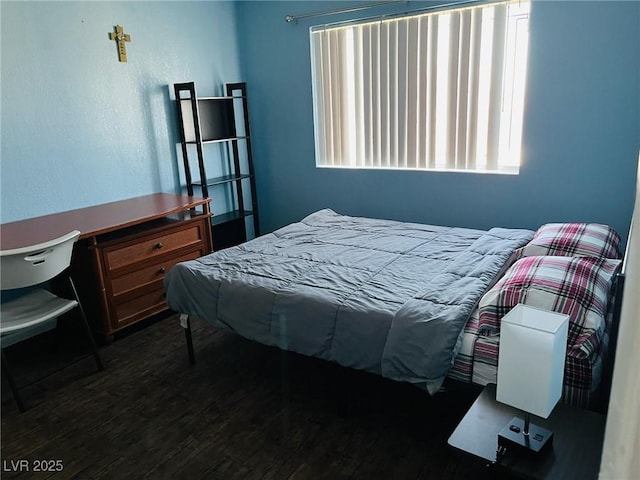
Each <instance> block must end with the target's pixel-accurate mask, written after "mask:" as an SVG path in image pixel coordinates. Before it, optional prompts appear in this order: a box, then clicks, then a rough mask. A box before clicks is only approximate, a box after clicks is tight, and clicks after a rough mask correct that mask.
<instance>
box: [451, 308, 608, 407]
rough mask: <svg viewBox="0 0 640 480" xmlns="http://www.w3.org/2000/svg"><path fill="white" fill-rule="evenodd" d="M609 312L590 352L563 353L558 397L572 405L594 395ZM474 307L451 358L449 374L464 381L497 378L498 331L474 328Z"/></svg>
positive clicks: (586, 404)
mask: <svg viewBox="0 0 640 480" xmlns="http://www.w3.org/2000/svg"><path fill="white" fill-rule="evenodd" d="M611 317H612V315H611V313H610V314H609V315H608V317H607V327H606V328H605V332H604V335H603V336H602V339H601V341H600V344H599V345H598V348H597V349H596V350H595V351H594V353H593V354H592V355H591V356H589V357H586V358H575V357H566V361H565V366H564V368H565V372H564V380H563V391H562V401H563V402H564V403H567V404H569V405H573V406H575V407H580V408H587V407H589V406H591V404H592V402H593V401H594V399H595V398H596V397H595V396H596V393H597V389H598V387H599V385H600V379H601V375H602V365H603V360H604V356H605V353H606V352H607V348H608V345H609V330H610V326H611ZM478 320H479V318H478V310H477V309H476V310H475V311H474V314H473V315H472V316H471V318H470V319H469V322H468V323H467V326H466V327H465V329H464V333H463V335H462V346H461V348H460V352H459V353H458V355H457V356H456V358H455V362H454V364H453V367H452V368H451V371H450V372H449V378H451V379H454V380H458V381H461V382H465V383H475V384H476V385H482V386H484V385H487V384H488V383H496V382H497V378H498V350H499V341H500V336H499V335H491V336H484V335H480V332H479V330H478V326H479V324H478Z"/></svg>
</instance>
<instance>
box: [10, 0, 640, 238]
mask: <svg viewBox="0 0 640 480" xmlns="http://www.w3.org/2000/svg"><path fill="white" fill-rule="evenodd" d="M410 3H414V2H410ZM415 3H417V2H415ZM336 5H337V6H341V5H342V2H337V3H335V4H334V3H330V2H236V3H234V2H157V3H155V2H113V3H111V2H98V3H94V2H64V3H58V2H53V3H49V2H42V3H40V2H37V3H34V2H6V1H3V2H2V5H1V8H2V10H1V14H2V72H3V73H2V172H1V173H2V202H1V203H2V205H1V208H2V210H1V221H2V223H6V222H11V221H15V220H21V219H24V218H30V217H34V216H39V215H46V214H49V213H56V212H60V211H65V210H69V209H75V208H81V207H85V206H90V205H96V204H101V203H105V202H110V201H115V200H121V199H125V198H130V197H135V196H139V195H146V194H149V193H154V192H161V191H162V192H174V191H176V189H177V188H178V187H177V183H178V180H177V178H178V158H179V157H178V152H177V147H176V143H177V129H176V124H175V116H174V110H173V104H172V103H171V102H170V99H171V93H170V91H171V90H170V86H171V85H172V84H173V83H175V82H178V81H190V80H193V81H195V82H197V84H198V89H199V91H200V92H203V93H205V92H206V93H207V94H218V93H220V89H221V85H222V84H223V83H225V82H232V81H246V82H247V84H248V88H249V97H250V102H251V115H252V117H251V120H252V129H253V134H254V143H253V147H254V151H255V163H256V181H257V190H258V195H259V203H260V209H261V223H262V225H261V226H262V230H263V231H265V232H266V231H271V230H273V229H275V228H277V227H280V226H282V225H285V224H287V223H290V222H292V221H297V220H299V219H300V218H302V217H303V216H305V215H306V214H308V213H310V212H312V211H315V210H318V209H320V208H325V207H330V208H333V209H334V210H336V211H339V212H340V213H344V214H349V215H359V216H368V217H376V218H390V219H396V220H406V221H416V222H423V223H429V224H435V225H456V226H465V227H469V228H489V227H491V226H494V225H500V226H504V227H517V228H531V229H535V228H537V226H539V225H540V224H542V223H546V222H549V221H554V220H560V221H562V220H565V219H567V220H568V219H570V220H572V221H594V222H602V223H607V224H609V225H611V226H613V227H614V228H615V229H616V230H617V231H619V232H620V233H621V234H622V235H623V236H624V235H626V232H627V230H628V225H629V221H630V218H631V213H632V208H633V201H634V189H635V169H636V161H637V149H638V137H639V135H638V132H639V129H640V127H639V123H640V119H639V112H638V110H639V109H638V104H639V98H638V97H639V95H640V94H639V92H638V90H639V89H638V81H639V80H638V71H639V68H640V67H639V64H638V62H639V58H640V55H639V52H638V49H639V44H640V40H639V38H638V35H639V33H638V28H637V26H638V16H639V7H638V4H637V3H636V2H537V3H536V4H535V7H534V8H536V9H537V12H536V15H537V17H538V19H537V21H535V22H532V25H531V40H530V42H531V43H530V45H531V50H530V55H529V77H528V85H527V114H526V115H527V116H526V119H525V130H524V138H525V152H524V155H523V164H522V167H521V171H520V174H519V175H518V176H502V175H473V174H455V173H433V172H407V171H398V172H378V171H369V170H364V171H357V170H348V171H342V170H339V171H338V170H331V169H316V168H315V163H314V150H313V148H314V142H313V121H312V103H311V86H310V63H309V48H308V40H307V39H308V27H309V26H311V25H313V24H315V23H313V22H312V21H311V20H309V21H306V22H300V23H299V24H297V25H289V24H287V23H286V22H285V21H284V16H285V15H287V14H292V13H304V12H312V11H322V10H327V9H330V8H332V7H334V6H336ZM404 8H405V7H404V6H388V7H385V9H384V11H385V12H388V11H402V10H403V9H404ZM356 15H357V14H356ZM345 18H354V14H351V16H347V15H344V16H337V17H336V18H335V19H336V20H340V19H345ZM332 20H333V19H332ZM117 24H120V25H123V26H124V28H125V32H126V33H129V34H130V35H131V42H130V43H128V44H127V54H128V62H127V63H119V62H118V61H117V51H116V48H115V44H114V42H113V41H110V40H109V37H108V34H109V32H111V31H113V27H114V26H115V25H117ZM522 198H526V199H527V202H526V206H525V207H523V206H522V205H520V204H519V202H518V200H519V199H522ZM445 205H446V207H445Z"/></svg>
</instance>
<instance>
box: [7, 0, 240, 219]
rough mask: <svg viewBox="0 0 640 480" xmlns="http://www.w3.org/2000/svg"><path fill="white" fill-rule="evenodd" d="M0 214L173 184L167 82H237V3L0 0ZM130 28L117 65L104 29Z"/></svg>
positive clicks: (40, 211) (215, 86)
mask: <svg viewBox="0 0 640 480" xmlns="http://www.w3.org/2000/svg"><path fill="white" fill-rule="evenodd" d="M0 8H1V15H2V37H1V45H2V57H1V58H2V84H1V89H2V117H1V118H2V125H1V126H2V164H1V170H0V171H1V176H2V179H1V194H2V202H1V204H2V207H1V212H0V221H1V222H3V223H4V222H10V221H14V220H19V219H23V218H28V217H33V216H39V215H45V214H48V213H53V212H58V211H64V210H70V209H74V208H80V207H84V206H89V205H95V204H99V203H104V202H108V201H113V200H121V199H124V198H130V197H134V196H138V195H145V194H148V193H154V192H158V191H166V192H174V191H177V190H179V187H178V172H179V170H178V161H177V151H176V143H175V142H177V131H176V126H175V106H174V103H173V102H172V101H170V98H173V91H172V87H171V94H170V85H172V84H173V83H175V82H183V81H191V80H194V81H195V82H196V84H197V87H198V91H199V92H201V93H203V94H205V93H206V94H207V95H213V94H220V93H222V87H221V85H222V83H223V82H233V81H239V80H242V79H241V75H240V69H239V57H240V56H239V53H238V47H237V39H236V31H237V28H236V11H235V10H236V5H235V4H234V3H233V2H164V1H162V2H146V1H145V2H7V1H4V0H3V1H2V2H0ZM117 24H120V25H122V26H124V29H125V32H126V33H129V34H130V35H131V42H130V43H128V44H127V53H128V57H129V61H128V62H127V63H120V62H118V57H117V51H116V45H115V42H114V41H111V40H109V37H108V34H109V32H112V31H113V27H114V26H115V25H117Z"/></svg>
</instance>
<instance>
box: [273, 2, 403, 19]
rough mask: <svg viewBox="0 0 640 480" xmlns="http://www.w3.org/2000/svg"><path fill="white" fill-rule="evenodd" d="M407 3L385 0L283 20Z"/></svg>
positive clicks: (293, 16) (288, 17)
mask: <svg viewBox="0 0 640 480" xmlns="http://www.w3.org/2000/svg"><path fill="white" fill-rule="evenodd" d="M407 1H408V0H386V1H382V2H374V3H367V4H365V5H357V6H353V7H343V8H336V9H333V10H325V11H323V12H315V13H303V14H300V15H286V16H285V17H284V20H285V22H287V23H292V22H295V21H297V20H300V19H302V18H310V17H321V16H324V15H335V14H336V13H349V12H357V11H359V10H367V9H369V8H374V7H379V6H381V5H389V4H391V3H407Z"/></svg>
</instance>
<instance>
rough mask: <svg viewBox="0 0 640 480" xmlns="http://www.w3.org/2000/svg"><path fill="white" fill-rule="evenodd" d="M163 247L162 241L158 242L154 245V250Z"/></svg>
mask: <svg viewBox="0 0 640 480" xmlns="http://www.w3.org/2000/svg"><path fill="white" fill-rule="evenodd" d="M161 248H162V242H158V243H156V244H155V245H154V246H153V249H154V250H160V249H161Z"/></svg>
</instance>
